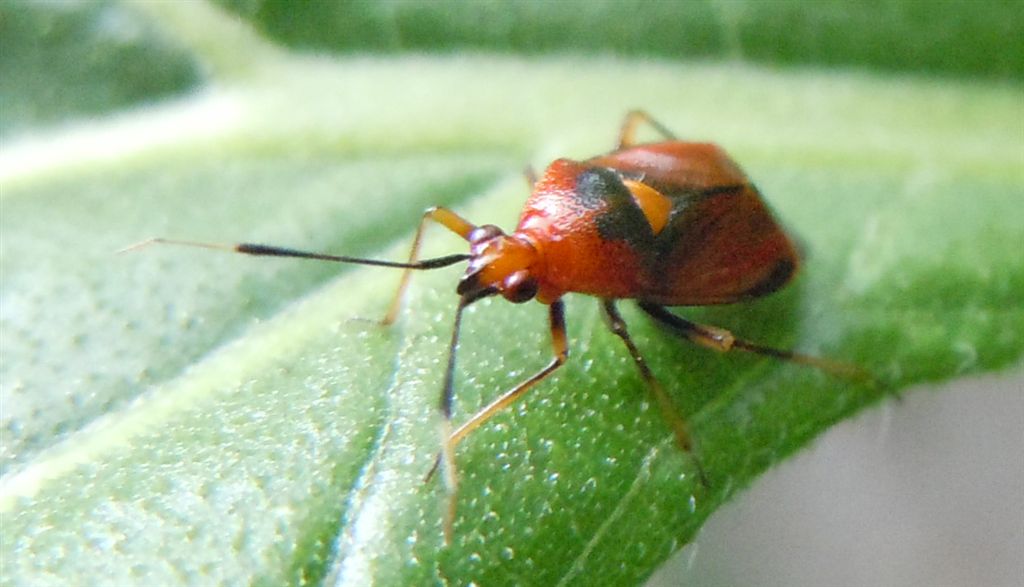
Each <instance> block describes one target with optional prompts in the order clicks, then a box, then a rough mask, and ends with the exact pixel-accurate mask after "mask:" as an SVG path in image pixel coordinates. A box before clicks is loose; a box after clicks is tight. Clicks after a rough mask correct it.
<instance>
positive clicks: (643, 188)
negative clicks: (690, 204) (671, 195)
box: [622, 179, 672, 234]
mask: <svg viewBox="0 0 1024 587" xmlns="http://www.w3.org/2000/svg"><path fill="white" fill-rule="evenodd" d="M622 183H623V184H624V185H625V186H626V189H628V190H629V193H630V194H632V195H633V200H634V201H635V202H636V205H637V206H639V207H640V210H641V211H643V213H644V216H645V217H646V218H647V223H648V224H650V225H651V230H652V231H653V232H654V234H658V233H660V232H661V230H662V229H663V228H665V225H666V224H668V215H669V213H670V212H671V211H672V200H669V199H668V198H667V197H665V195H664V194H662V193H661V192H659V191H658V190H656V189H654V188H652V187H651V186H649V185H647V184H643V183H640V182H639V181H633V180H632V179H624V180H622Z"/></svg>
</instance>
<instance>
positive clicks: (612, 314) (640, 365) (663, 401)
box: [601, 300, 707, 485]
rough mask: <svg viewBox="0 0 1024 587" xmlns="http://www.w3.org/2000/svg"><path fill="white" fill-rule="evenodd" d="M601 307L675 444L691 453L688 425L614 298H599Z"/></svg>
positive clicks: (609, 326)
mask: <svg viewBox="0 0 1024 587" xmlns="http://www.w3.org/2000/svg"><path fill="white" fill-rule="evenodd" d="M601 308H602V309H603V310H604V316H605V319H606V321H607V323H608V328H609V329H611V331H612V333H614V334H615V335H616V336H618V337H619V338H620V339H622V342H623V343H625V345H626V348H627V349H628V350H629V354H630V356H631V357H633V362H634V363H636V366H637V369H639V370H640V376H641V377H643V380H644V383H646V384H647V389H648V390H650V392H651V395H652V396H654V401H655V403H657V404H658V408H659V410H661V416H662V418H664V420H665V422H666V423H667V424H668V426H669V428H670V429H671V430H672V433H673V434H674V435H675V438H676V444H678V445H679V447H680V448H682V449H683V450H684V451H686V452H688V453H691V454H693V440H692V438H691V436H690V429H689V426H687V425H686V420H684V419H683V417H682V416H681V415H679V410H678V409H676V406H675V404H674V403H673V402H672V399H671V398H670V397H669V396H668V394H667V393H665V390H664V389H663V388H662V387H661V384H660V383H658V380H657V378H655V377H654V373H652V372H651V369H650V367H648V366H647V362H646V361H645V360H644V358H643V356H642V355H641V354H640V351H639V350H638V349H637V348H636V345H635V344H633V339H632V338H630V336H629V330H628V329H627V328H626V321H625V320H623V319H622V315H621V314H619V310H618V308H616V307H615V300H601ZM694 462H695V463H696V465H697V472H698V473H699V474H700V479H701V482H702V483H703V484H704V485H707V476H706V475H705V474H704V468H703V467H702V466H701V464H700V460H699V459H697V457H696V455H694Z"/></svg>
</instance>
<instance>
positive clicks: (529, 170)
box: [523, 165, 538, 191]
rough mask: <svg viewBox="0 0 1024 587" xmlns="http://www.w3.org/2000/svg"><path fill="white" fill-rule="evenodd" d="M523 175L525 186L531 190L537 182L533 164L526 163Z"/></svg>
mask: <svg viewBox="0 0 1024 587" xmlns="http://www.w3.org/2000/svg"><path fill="white" fill-rule="evenodd" d="M523 176H524V177H525V178H526V183H527V186H528V187H529V188H530V190H531V191H532V190H533V186H534V185H535V184H536V183H537V179H538V178H537V170H536V169H534V168H533V165H527V166H526V168H525V169H523Z"/></svg>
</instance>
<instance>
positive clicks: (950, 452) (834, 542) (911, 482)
mask: <svg viewBox="0 0 1024 587" xmlns="http://www.w3.org/2000/svg"><path fill="white" fill-rule="evenodd" d="M647 585H648V587H668V586H676V585H696V586H701V587H719V586H721V587H755V586H756V587H805V586H806V587H918V586H921V587H1024V374H1021V372H1020V371H1019V369H1018V370H1017V371H1016V372H1011V373H1009V374H1004V375H1001V376H990V377H984V378H977V379H969V380H960V381H956V382H952V383H950V384H948V389H947V388H943V389H936V388H934V387H933V388H930V389H912V390H909V391H908V392H907V393H906V395H905V396H904V399H903V401H901V402H895V401H889V402H886V403H884V404H883V405H882V406H881V407H876V408H873V409H869V410H867V411H866V412H865V413H863V414H861V415H860V416H859V417H856V418H854V419H852V420H849V421H846V422H843V423H842V424H840V425H838V426H836V427H835V428H833V429H832V430H831V431H829V432H828V433H827V434H826V435H825V436H824V437H822V438H820V439H818V440H817V441H815V442H814V443H813V444H812V446H811V448H809V449H807V450H804V451H802V452H801V453H799V454H797V455H796V456H795V457H794V458H792V459H790V460H789V461H788V462H786V463H784V464H783V465H781V466H780V467H778V468H776V469H775V470H772V471H769V472H768V473H767V474H765V475H764V476H763V477H762V478H761V479H759V480H758V481H756V482H755V484H754V486H753V487H751V488H749V490H747V491H746V492H744V493H742V494H740V495H739V496H738V497H737V498H736V499H735V500H734V501H733V502H732V503H731V504H729V505H727V506H725V507H723V508H722V509H721V510H719V511H718V512H717V513H715V514H714V515H713V516H712V518H711V519H710V520H709V521H708V523H707V525H705V527H704V529H703V531H702V532H701V534H700V535H699V536H698V538H697V541H696V543H695V544H691V545H690V546H688V547H686V548H685V549H684V550H683V551H682V552H681V553H680V554H679V555H678V556H677V557H676V558H674V559H673V560H671V561H669V563H668V564H667V565H666V566H665V567H663V568H662V569H660V570H659V571H658V572H657V573H656V574H655V575H654V576H653V577H652V578H651V580H650V581H649V582H648V584H647Z"/></svg>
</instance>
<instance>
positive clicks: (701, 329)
mask: <svg viewBox="0 0 1024 587" xmlns="http://www.w3.org/2000/svg"><path fill="white" fill-rule="evenodd" d="M639 305H640V309H641V310H643V311H644V312H646V313H647V315H648V316H650V317H651V318H653V319H654V320H656V321H657V322H659V323H660V324H662V325H664V326H666V327H668V328H669V329H670V330H671V331H672V332H675V333H676V334H678V335H680V336H682V337H684V338H686V339H687V340H689V341H690V342H693V343H696V344H699V345H701V346H704V347H707V348H710V349H712V350H716V351H719V352H726V351H730V350H733V349H739V350H743V351H747V352H749V353H755V354H758V355H763V356H766V357H774V358H776V359H782V360H783V361H790V362H792V363H800V364H801V365H809V366H811V367H815V368H818V369H821V370H822V371H825V372H826V373H831V374H833V375H839V376H842V377H849V378H853V379H870V375H868V374H867V373H866V372H865V371H864V370H863V369H861V368H860V367H857V366H856V365H850V364H847V363H843V362H840V361H831V360H829V359H823V358H821V357H812V356H810V355H804V354H801V353H796V352H793V351H788V350H783V349H776V348H772V347H768V346H764V345H760V344H757V343H754V342H750V341H748V340H744V339H742V338H736V337H735V336H733V334H732V333H731V332H729V331H728V330H725V329H724V328H718V327H715V326H705V325H703V324H697V323H694V322H690V321H689V320H686V319H684V318H681V317H679V316H677V315H675V314H673V313H672V312H669V311H668V310H667V309H666V308H665V306H660V305H658V304H651V303H647V302H639Z"/></svg>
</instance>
